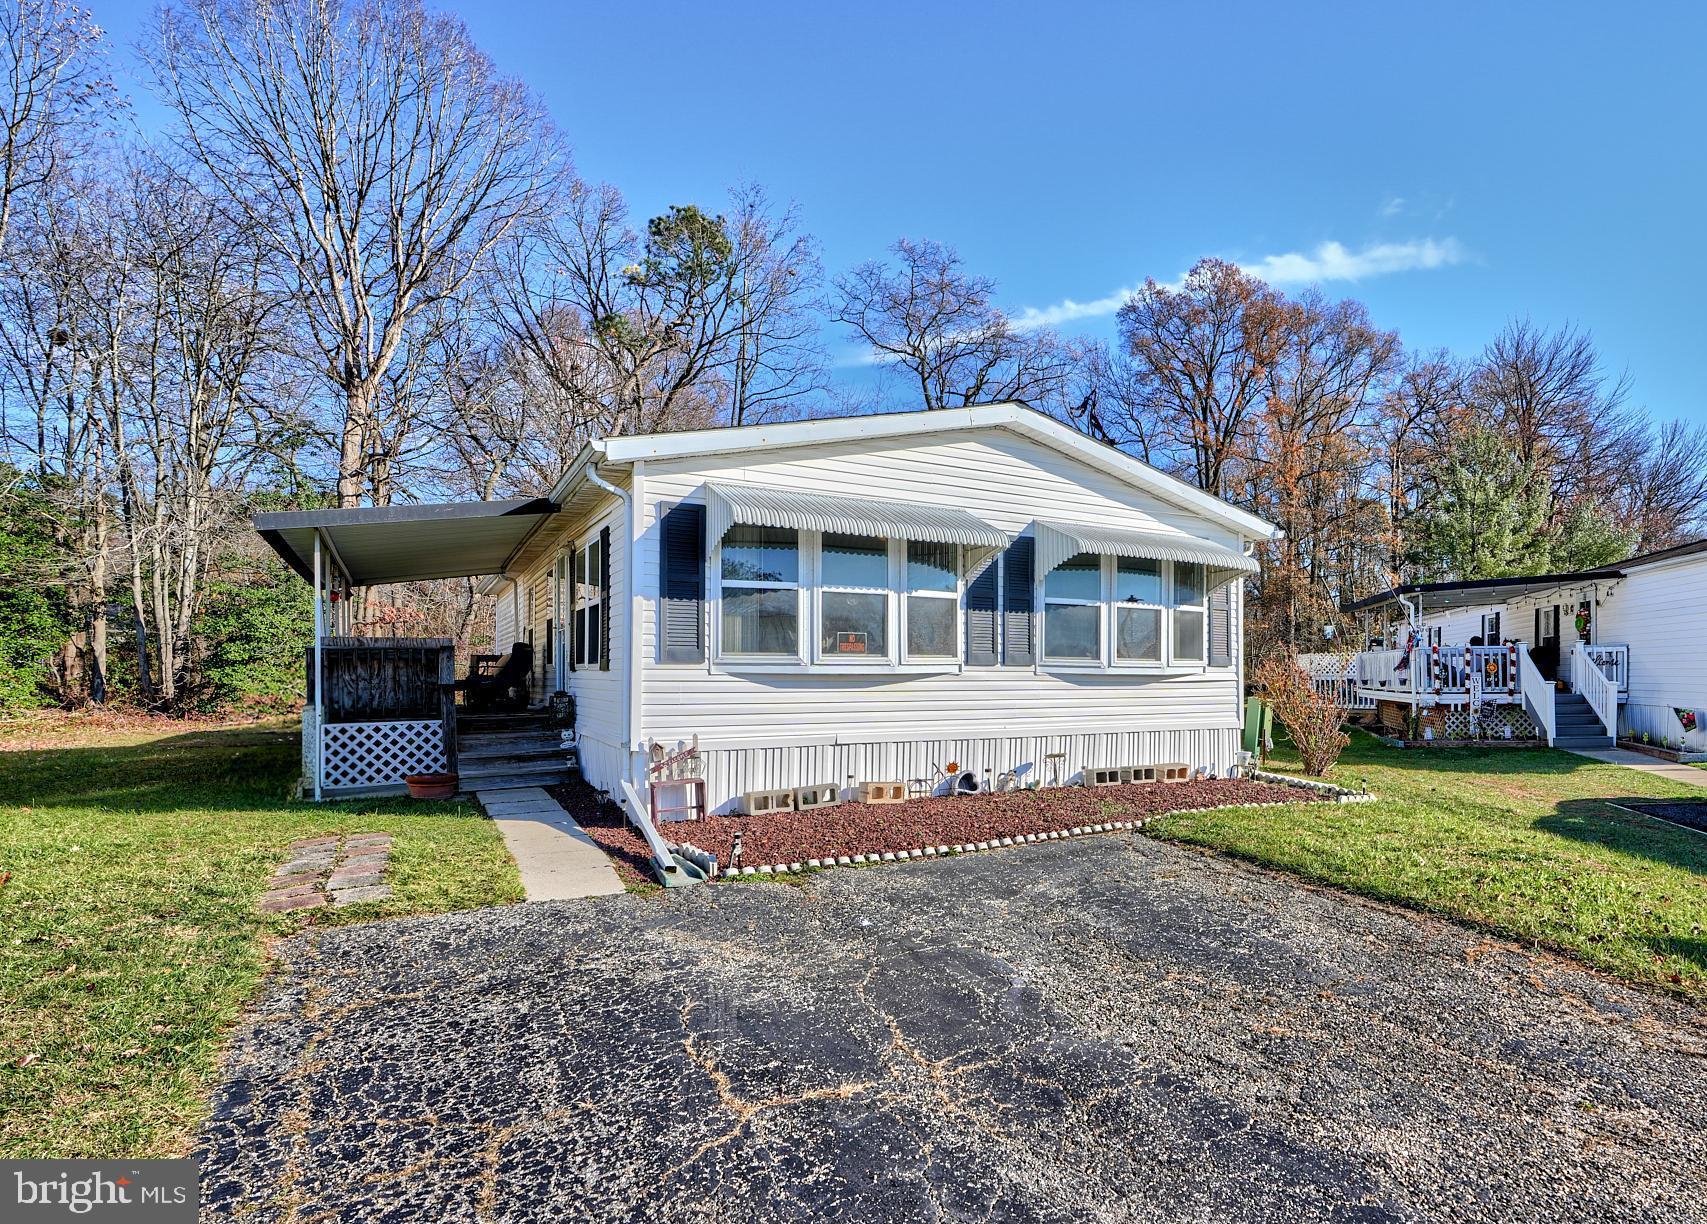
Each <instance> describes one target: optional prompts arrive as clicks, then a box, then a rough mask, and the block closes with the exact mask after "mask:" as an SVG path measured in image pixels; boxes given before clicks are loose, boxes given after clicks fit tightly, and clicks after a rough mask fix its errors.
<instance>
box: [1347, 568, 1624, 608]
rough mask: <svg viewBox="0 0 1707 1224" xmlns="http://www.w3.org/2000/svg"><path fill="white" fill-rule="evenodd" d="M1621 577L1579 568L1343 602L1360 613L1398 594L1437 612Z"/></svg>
mask: <svg viewBox="0 0 1707 1224" xmlns="http://www.w3.org/2000/svg"><path fill="white" fill-rule="evenodd" d="M1622 577H1624V571H1623V570H1620V569H1610V568H1609V569H1594V570H1581V571H1579V572H1577V573H1574V574H1533V575H1529V576H1527V577H1513V578H1479V579H1477V580H1475V581H1474V582H1413V583H1410V584H1408V585H1406V586H1399V587H1394V588H1393V589H1392V590H1390V591H1382V592H1381V593H1380V594H1379V595H1371V596H1369V597H1368V598H1367V599H1360V600H1358V601H1357V602H1356V603H1349V604H1346V605H1345V609H1344V610H1345V611H1347V612H1361V611H1363V610H1364V609H1366V608H1375V607H1379V606H1380V605H1382V604H1384V603H1394V602H1397V601H1398V600H1399V598H1400V597H1401V596H1404V597H1406V598H1412V599H1415V600H1416V601H1417V605H1418V607H1419V608H1421V610H1422V611H1425V612H1438V611H1441V610H1442V609H1445V608H1470V607H1478V606H1480V605H1483V604H1497V603H1507V602H1509V601H1511V600H1513V599H1522V598H1523V597H1524V596H1525V595H1533V594H1538V593H1540V592H1543V591H1549V590H1552V589H1554V588H1556V587H1568V586H1580V585H1581V584H1583V583H1585V582H1597V581H1603V580H1610V579H1615V578H1622Z"/></svg>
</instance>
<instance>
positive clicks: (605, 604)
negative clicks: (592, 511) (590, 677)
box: [599, 527, 610, 671]
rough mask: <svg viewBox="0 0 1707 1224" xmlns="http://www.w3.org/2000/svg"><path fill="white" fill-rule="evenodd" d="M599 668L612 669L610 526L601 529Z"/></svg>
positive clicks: (601, 669) (603, 669) (602, 669)
mask: <svg viewBox="0 0 1707 1224" xmlns="http://www.w3.org/2000/svg"><path fill="white" fill-rule="evenodd" d="M599 670H600V671H609V670H610V528H609V527H604V528H601V529H600V530H599Z"/></svg>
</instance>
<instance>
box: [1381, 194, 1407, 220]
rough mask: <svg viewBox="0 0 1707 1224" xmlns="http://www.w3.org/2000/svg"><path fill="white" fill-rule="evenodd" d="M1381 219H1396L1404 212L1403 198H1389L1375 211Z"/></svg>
mask: <svg viewBox="0 0 1707 1224" xmlns="http://www.w3.org/2000/svg"><path fill="white" fill-rule="evenodd" d="M1377 211H1378V212H1379V213H1380V214H1381V215H1382V216H1383V217H1396V216H1398V215H1399V214H1400V213H1402V212H1404V211H1405V197H1404V196H1389V197H1388V198H1387V202H1386V203H1385V204H1383V205H1381V207H1380V208H1379V209H1378V210H1377Z"/></svg>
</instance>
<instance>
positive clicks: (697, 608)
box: [658, 502, 706, 663]
mask: <svg viewBox="0 0 1707 1224" xmlns="http://www.w3.org/2000/svg"><path fill="white" fill-rule="evenodd" d="M705 556H706V551H705V507H704V506H702V505H698V504H694V503H689V502H682V503H680V504H678V505H675V506H672V507H670V508H669V509H668V510H666V511H665V512H664V513H663V515H662V516H661V517H660V518H659V520H658V637H659V658H660V659H661V660H662V661H663V662H665V663H703V662H705Z"/></svg>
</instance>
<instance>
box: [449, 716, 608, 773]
mask: <svg viewBox="0 0 1707 1224" xmlns="http://www.w3.org/2000/svg"><path fill="white" fill-rule="evenodd" d="M456 757H457V761H456V772H457V774H458V775H459V777H460V778H461V780H462V789H463V790H464V791H476V790H480V791H487V790H507V789H511V788H514V787H521V786H553V785H556V784H557V783H559V782H567V781H569V780H570V779H571V778H573V777H575V776H577V773H578V771H577V770H576V769H575V768H574V767H573V766H571V765H570V764H569V757H568V753H567V752H566V751H565V749H564V747H563V737H562V732H561V731H560V730H559V729H557V728H555V727H553V726H552V725H551V718H550V716H549V715H546V714H460V713H459V714H458V715H457V717H456Z"/></svg>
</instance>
